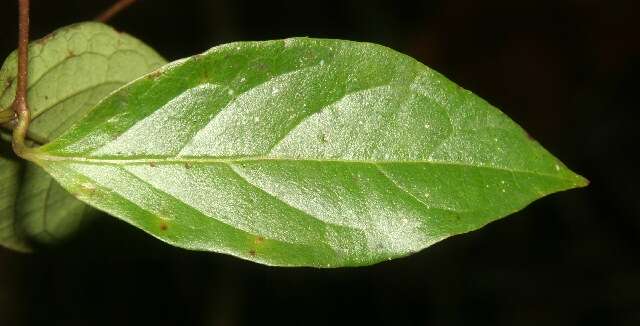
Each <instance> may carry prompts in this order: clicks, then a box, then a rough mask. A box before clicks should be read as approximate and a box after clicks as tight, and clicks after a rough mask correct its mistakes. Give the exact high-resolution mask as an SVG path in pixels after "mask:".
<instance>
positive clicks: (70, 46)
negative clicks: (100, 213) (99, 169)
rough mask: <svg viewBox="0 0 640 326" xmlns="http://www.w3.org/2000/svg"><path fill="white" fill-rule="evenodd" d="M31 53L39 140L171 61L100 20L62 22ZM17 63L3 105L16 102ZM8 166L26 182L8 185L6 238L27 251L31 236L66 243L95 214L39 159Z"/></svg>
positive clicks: (34, 131) (31, 96) (7, 72)
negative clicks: (38, 160)
mask: <svg viewBox="0 0 640 326" xmlns="http://www.w3.org/2000/svg"><path fill="white" fill-rule="evenodd" d="M29 53H30V58H29V75H30V80H29V85H28V93H27V96H28V100H29V106H30V109H31V112H32V116H33V118H34V119H33V120H32V123H31V126H30V129H29V134H28V137H29V138H31V139H35V140H37V141H38V142H40V143H48V142H49V141H51V140H52V139H54V138H55V137H57V136H58V135H60V134H61V133H63V132H64V131H65V130H67V129H68V128H69V126H71V125H72V124H73V123H75V122H76V121H77V120H79V119H80V118H81V117H82V116H83V115H84V114H85V113H86V112H87V111H88V110H90V109H91V108H92V107H93V106H94V105H95V104H96V103H97V102H98V101H99V100H100V99H102V98H103V97H104V96H106V95H107V94H109V93H111V92H112V91H113V90H115V89H117V88H118V87H120V86H122V85H124V84H125V83H127V82H129V81H131V80H133V79H135V78H137V77H139V76H140V75H142V74H144V73H147V72H150V71H151V70H153V69H155V68H157V67H158V66H160V65H162V64H164V63H166V61H165V60H164V59H163V58H162V57H161V56H160V55H159V54H158V53H156V52H155V51H154V50H153V49H151V48H150V47H148V46H147V45H145V44H143V43H142V42H140V41H139V40H137V39H135V38H133V37H131V36H129V35H127V34H124V33H119V32H117V31H115V30H114V29H113V28H111V27H109V26H107V25H104V24H101V23H95V22H85V23H78V24H73V25H69V26H65V27H63V28H60V29H58V30H56V31H54V32H52V33H51V34H49V35H48V36H46V37H44V38H43V39H40V40H36V41H34V42H32V43H30V45H29ZM16 67H17V55H16V52H15V51H14V52H13V53H12V54H10V55H9V56H8V57H7V59H6V60H5V62H4V64H3V65H2V67H1V68H0V110H4V109H7V108H9V107H10V105H11V103H12V102H13V100H14V97H15V79H16V74H17V68H16ZM5 164H7V165H8V164H12V165H15V164H17V165H18V166H20V168H19V169H18V168H15V169H9V167H7V168H5V169H4V171H2V172H3V173H5V174H6V178H7V180H9V179H11V180H21V181H20V183H21V185H20V186H18V184H17V182H18V181H15V182H12V183H9V182H7V183H6V184H2V185H1V186H2V187H5V188H4V189H3V191H4V192H6V193H7V195H2V198H0V201H2V202H6V204H5V206H6V207H11V208H7V211H3V212H2V214H1V219H0V220H2V223H4V224H6V225H12V227H11V228H8V227H7V228H6V229H5V231H6V233H5V234H6V237H7V238H8V239H21V248H22V249H24V248H30V247H31V246H30V245H29V241H28V240H31V241H33V240H35V241H36V242H39V243H48V244H50V243H54V242H59V241H60V240H62V239H64V238H66V237H68V236H69V235H70V234H72V233H73V232H74V231H76V230H77V229H78V228H79V225H80V223H81V221H82V220H83V219H89V218H91V217H92V216H93V215H95V213H96V212H95V211H94V210H93V209H90V208H89V207H88V206H86V205H85V204H83V203H82V202H80V201H78V200H76V199H75V198H74V197H72V196H71V195H69V194H68V193H67V192H66V191H65V190H64V189H63V188H61V187H60V186H59V185H58V184H57V183H56V182H55V181H54V180H53V179H52V178H51V177H50V176H49V175H48V174H46V173H45V172H44V171H43V170H42V169H40V168H39V167H37V166H36V165H34V164H30V163H29V164H24V163H22V162H19V161H18V160H17V159H16V158H14V159H12V160H10V161H7V162H6V163H3V165H5ZM18 173H21V174H24V175H18ZM9 193H11V194H14V193H15V196H14V195H12V196H9V195H8V194H9ZM16 200H17V203H18V204H17V205H16ZM9 210H10V211H9ZM11 241H15V240H11ZM0 242H5V241H0ZM9 245H12V244H9ZM12 246H14V245H12ZM14 247H15V246H14ZM22 251H25V250H22Z"/></svg>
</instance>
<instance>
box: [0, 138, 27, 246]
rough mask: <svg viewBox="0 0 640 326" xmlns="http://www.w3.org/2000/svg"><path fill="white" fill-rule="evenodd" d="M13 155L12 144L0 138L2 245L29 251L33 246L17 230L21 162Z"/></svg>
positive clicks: (0, 240) (0, 241) (0, 231)
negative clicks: (16, 204)
mask: <svg viewBox="0 0 640 326" xmlns="http://www.w3.org/2000/svg"><path fill="white" fill-rule="evenodd" d="M12 156H13V152H12V151H11V144H9V143H8V142H6V141H4V140H1V139H0V245H2V246H5V247H7V248H10V249H13V250H17V251H22V252H28V251H30V250H31V246H30V245H29V243H28V241H27V240H26V239H25V238H24V236H23V235H22V234H21V233H20V232H18V231H17V230H16V224H15V203H16V198H17V196H18V189H19V188H18V187H19V183H20V170H21V164H20V162H18V161H17V160H15V158H10V157H12Z"/></svg>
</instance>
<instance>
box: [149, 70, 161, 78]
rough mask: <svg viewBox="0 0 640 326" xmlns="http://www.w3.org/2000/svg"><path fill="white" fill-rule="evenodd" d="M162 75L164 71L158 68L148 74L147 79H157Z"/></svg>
mask: <svg viewBox="0 0 640 326" xmlns="http://www.w3.org/2000/svg"><path fill="white" fill-rule="evenodd" d="M160 75H162V71H160V70H156V71H154V72H152V73H150V74H148V75H147V77H146V78H147V79H157V78H158V77H160Z"/></svg>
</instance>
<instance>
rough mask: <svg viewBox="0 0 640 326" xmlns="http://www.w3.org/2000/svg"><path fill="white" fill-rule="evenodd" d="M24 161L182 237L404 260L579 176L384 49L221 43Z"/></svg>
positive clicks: (232, 250)
mask: <svg viewBox="0 0 640 326" xmlns="http://www.w3.org/2000/svg"><path fill="white" fill-rule="evenodd" d="M30 155H32V157H31V159H32V160H34V161H35V162H36V163H37V164H39V165H40V166H42V167H43V168H45V170H47V172H49V173H50V174H52V175H53V176H54V177H55V178H56V179H57V180H58V181H59V182H60V184H61V185H62V186H63V187H65V188H66V189H67V190H69V191H70V192H71V193H72V194H74V195H75V196H77V197H78V198H80V199H81V200H83V201H85V202H87V203H90V204H91V205H93V206H95V207H97V208H99V209H102V210H104V211H106V212H109V213H111V214H112V215H114V216H116V217H119V218H121V219H123V220H125V221H127V222H129V223H131V224H133V225H135V226H137V227H139V228H141V229H143V230H145V231H146V232H148V233H150V234H152V235H153V236H155V237H157V238H159V239H161V240H163V241H166V242H168V243H170V244H173V245H175V246H179V247H183V248H188V249H194V250H209V251H215V252H221V253H227V254H231V255H235V256H238V257H241V258H244V259H248V260H252V261H256V262H260V263H264V264H269V265H282V266H316V267H336V266H358V265H367V264H372V263H376V262H380V261H382V260H386V259H392V258H395V257H400V256H405V255H408V254H411V253H414V252H417V251H419V250H421V249H423V248H425V247H428V246H430V245H432V244H434V243H435V242H438V241H440V240H442V239H445V238H447V237H449V236H451V235H454V234H459V233H463V232H467V231H471V230H475V229H477V228H480V227H482V226H483V225H485V224H487V223H489V222H491V221H493V220H496V219H498V218H500V217H503V216H505V215H507V214H510V213H513V212H515V211H517V210H520V209H522V208H523V207H525V206H526V205H527V204H529V203H530V202H531V201H533V200H535V199H537V198H539V197H541V196H544V195H547V194H550V193H553V192H556V191H560V190H565V189H570V188H574V187H580V186H584V185H585V184H586V180H585V179H583V178H582V177H580V176H578V175H576V174H574V173H573V172H571V171H570V170H568V169H567V168H566V167H565V166H564V165H563V164H562V163H561V162H560V161H558V160H557V159H556V158H554V157H553V156H552V155H551V154H549V153H548V152H547V151H545V150H544V149H543V148H542V147H541V146H540V145H539V144H538V143H536V142H534V141H532V140H530V139H529V138H528V137H527V135H526V133H525V132H524V131H523V130H522V129H521V128H520V127H519V126H518V125H517V124H515V123H514V122H513V121H511V120H510V119H509V118H508V117H506V116H505V115H504V114H503V113H501V112H500V111H499V110H497V109H496V108H494V107H492V106H491V105H489V104H488V103H486V102H485V101H483V100H482V99H480V98H478V97H477V96H475V95H474V94H472V93H471V92H469V91H466V90H464V89H462V88H460V87H459V86H457V85H455V84H454V83H452V82H451V81H449V80H447V79H446V78H445V77H443V76H442V75H440V74H438V73H437V72H435V71H433V70H431V69H429V68H428V67H426V66H424V65H423V64H421V63H419V62H417V61H416V60H414V59H412V58H410V57H407V56H405V55H402V54H400V53H398V52H395V51H393V50H391V49H388V48H385V47H383V46H379V45H374V44H368V43H356V42H350V41H339V40H318V39H306V38H295V39H287V40H280V41H267V42H243V43H233V44H228V45H223V46H219V47H216V48H213V49H211V50H210V51H208V52H206V53H204V54H202V55H197V56H194V57H191V58H188V59H185V60H180V61H177V62H174V63H171V64H169V65H167V66H165V67H164V68H161V69H160V70H158V71H156V72H154V73H151V74H149V75H147V76H146V77H145V78H141V79H138V80H136V81H134V82H132V83H130V84H128V85H127V86H126V87H124V88H122V89H120V90H118V91H117V92H115V93H114V94H112V95H110V96H109V97H108V98H107V99H105V100H104V101H102V102H101V103H100V104H98V105H97V107H96V108H95V109H94V110H92V111H91V112H90V113H89V114H88V115H87V116H86V117H85V118H84V119H83V120H82V121H80V122H79V123H78V124H77V125H76V126H75V127H74V128H72V129H71V130H70V131H69V132H67V133H66V134H64V135H63V136H61V137H60V138H59V139H57V140H56V141H54V142H52V143H50V144H48V145H46V146H43V147H41V148H39V149H35V150H34V152H32V153H31V154H30Z"/></svg>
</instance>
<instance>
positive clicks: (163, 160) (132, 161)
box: [33, 151, 573, 180]
mask: <svg viewBox="0 0 640 326" xmlns="http://www.w3.org/2000/svg"><path fill="white" fill-rule="evenodd" d="M33 157H34V159H35V160H36V161H40V162H43V161H51V162H72V163H83V164H92V165H102V164H105V165H116V166H123V165H143V164H147V165H152V164H156V165H163V164H202V163H204V164H206V163H211V164H227V165H229V164H235V163H252V162H260V161H270V162H278V161H281V162H299V163H301V164H302V163H305V162H320V163H343V164H366V165H373V166H374V167H376V166H377V165H390V164H429V165H445V166H454V167H464V168H477V169H489V170H496V171H504V172H510V173H520V174H529V175H535V176H541V177H547V178H552V179H557V180H573V179H572V178H565V177H563V176H560V175H554V174H548V173H541V172H535V171H526V170H518V169H508V168H503V167H497V166H488V165H471V164H465V163H457V162H447V161H433V160H431V161H427V160H424V161H420V160H384V161H372V160H341V159H307V158H304V159H301V158H295V157H264V156H242V157H237V156H236V157H156V158H90V157H80V156H55V155H48V154H45V153H43V152H37V151H36V152H35V153H33Z"/></svg>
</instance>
